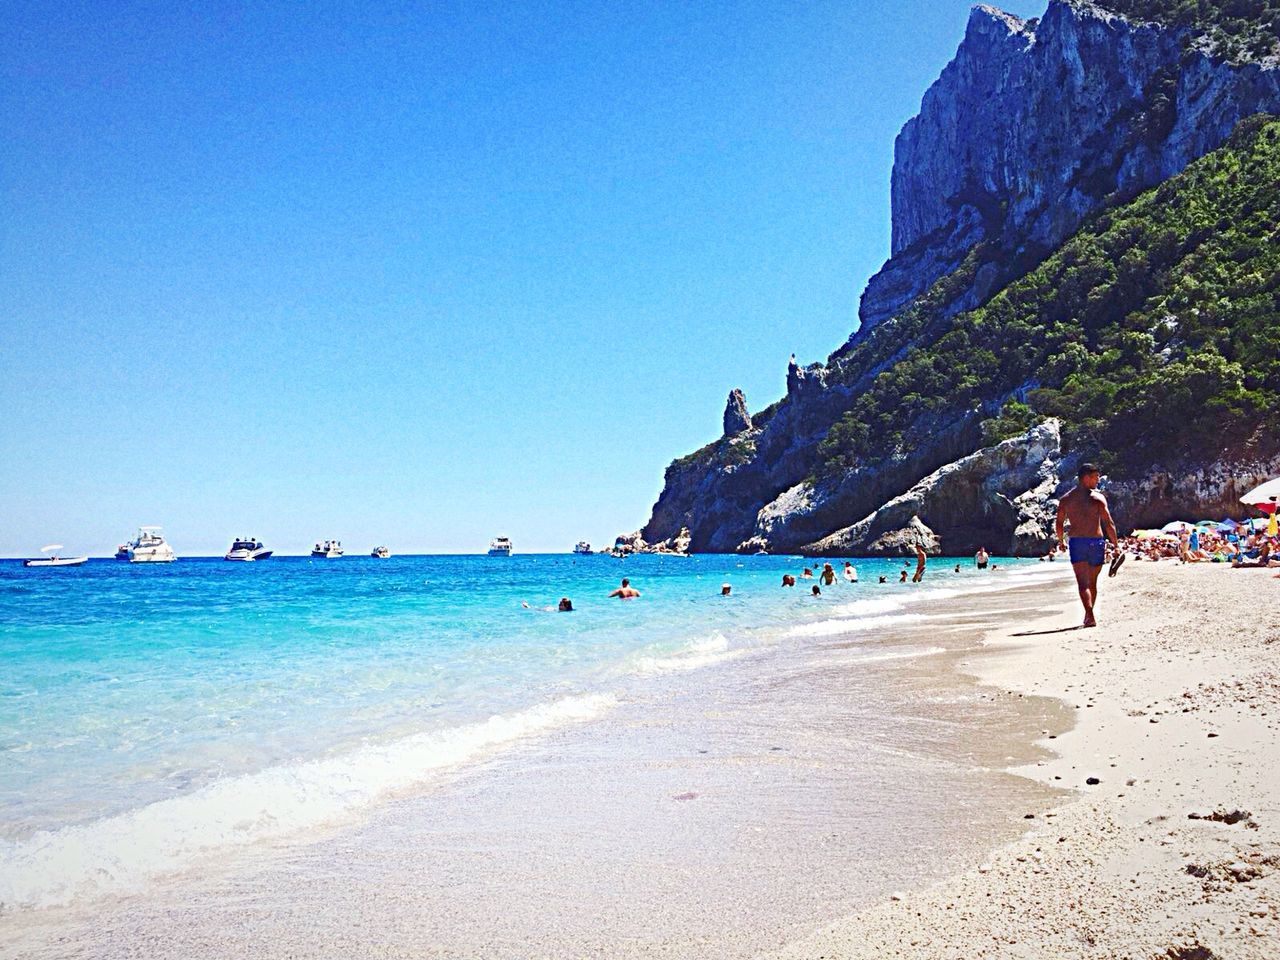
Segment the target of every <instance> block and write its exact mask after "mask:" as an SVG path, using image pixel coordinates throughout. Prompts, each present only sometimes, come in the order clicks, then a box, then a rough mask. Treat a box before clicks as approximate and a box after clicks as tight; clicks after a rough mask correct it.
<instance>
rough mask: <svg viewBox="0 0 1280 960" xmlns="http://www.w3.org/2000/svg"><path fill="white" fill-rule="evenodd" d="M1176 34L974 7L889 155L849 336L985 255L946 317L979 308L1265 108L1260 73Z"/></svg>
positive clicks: (1264, 80) (1096, 11) (1060, 6)
mask: <svg viewBox="0 0 1280 960" xmlns="http://www.w3.org/2000/svg"><path fill="white" fill-rule="evenodd" d="M1187 32H1188V30H1187V28H1183V29H1180V30H1178V29H1167V28H1165V27H1162V26H1160V25H1158V24H1152V23H1131V22H1130V21H1128V20H1126V19H1125V18H1124V17H1122V16H1118V15H1116V14H1114V13H1111V12H1109V11H1108V10H1107V9H1106V8H1105V6H1104V5H1103V4H1095V3H1090V2H1088V0H1072V2H1062V0H1054V2H1051V3H1050V4H1049V7H1048V10H1047V11H1046V12H1045V15H1044V17H1043V18H1041V19H1040V20H1039V21H1036V20H1020V19H1019V18H1017V17H1014V16H1011V15H1010V14H1007V13H1003V12H1001V11H999V10H997V9H995V8H993V7H989V6H986V5H979V6H976V7H974V8H973V12H972V14H971V15H970V17H969V25H968V29H967V30H966V32H965V36H964V40H963V41H962V42H961V44H960V48H959V50H958V51H957V52H956V56H955V59H954V60H952V61H951V63H949V64H948V65H947V66H946V68H945V69H944V70H943V71H942V75H941V76H940V77H939V78H938V79H937V81H936V82H935V83H934V84H933V86H932V87H930V88H929V90H928V91H927V92H926V93H925V95H924V99H923V101H922V103H921V105H920V113H919V114H918V115H917V116H916V117H914V118H913V119H911V120H909V121H908V122H907V124H906V126H904V127H903V128H902V132H901V133H899V134H898V139H897V142H896V143H895V145H894V163H893V181H892V208H893V242H892V256H891V257H890V259H889V260H888V262H887V263H885V265H884V266H883V267H882V268H881V270H880V272H879V273H877V274H876V275H875V276H874V277H872V278H871V281H870V282H869V283H868V284H867V288H866V291H865V292H864V293H863V295H862V302H861V307H860V310H859V315H860V319H861V328H860V332H865V331H867V330H869V329H870V328H872V327H874V326H875V325H876V324H879V323H881V322H883V321H884V320H887V319H888V318H889V317H892V316H893V315H894V314H896V313H898V312H899V311H901V310H902V309H903V307H905V306H906V305H907V304H908V303H910V302H911V301H912V300H914V299H915V298H916V297H918V296H920V295H921V294H922V293H924V292H925V291H926V290H927V289H928V288H929V287H930V286H931V285H932V284H933V283H934V281H936V280H938V279H939V278H941V277H943V276H945V275H946V274H949V273H951V272H952V271H954V270H955V269H956V268H957V267H958V266H959V265H960V263H961V261H962V260H963V259H964V257H965V255H966V254H968V253H969V252H970V251H971V250H973V249H974V248H975V247H977V246H978V245H980V244H985V245H986V249H985V250H984V251H983V254H982V257H981V260H980V262H979V263H978V264H977V265H976V267H975V269H974V270H973V278H972V281H971V282H970V283H968V284H965V285H962V286H960V287H959V288H957V289H956V290H955V291H953V293H952V300H951V304H950V308H951V309H954V310H961V309H966V308H968V307H972V306H974V305H976V304H978V303H981V302H982V301H983V300H984V299H986V297H988V296H990V295H991V294H992V293H994V292H995V291H996V290H998V289H1000V287H1002V286H1003V285H1004V283H1005V282H1007V281H1008V280H1009V279H1011V278H1012V277H1014V276H1018V275H1020V274H1021V273H1023V272H1025V271H1026V269H1027V268H1029V267H1030V266H1033V265H1034V264H1036V263H1038V262H1039V261H1040V260H1042V259H1043V258H1044V256H1045V255H1046V254H1047V253H1048V252H1049V251H1051V250H1053V249H1054V248H1055V247H1057V246H1058V245H1059V244H1060V243H1061V242H1062V241H1063V240H1065V239H1066V238H1067V237H1069V236H1070V235H1071V234H1073V233H1074V232H1075V231H1076V229H1077V228H1079V226H1080V225H1081V223H1083V222H1084V219H1085V218H1086V217H1087V216H1088V215H1089V214H1090V213H1092V212H1094V211H1095V210H1097V209H1099V208H1100V207H1101V206H1103V205H1105V204H1107V203H1110V202H1114V201H1116V200H1123V199H1127V198H1129V197H1133V196H1135V195H1137V194H1138V193H1139V192H1141V191H1142V190H1145V189H1146V188H1148V187H1150V186H1153V185H1154V184H1157V183H1159V182H1161V181H1162V180H1164V179H1166V178H1167V177H1169V176H1171V175H1173V174H1175V173H1177V172H1178V171H1180V170H1182V169H1183V168H1184V167H1185V166H1186V165H1187V164H1188V163H1189V162H1190V161H1191V160H1194V159H1195V158H1197V157H1200V156H1203V155H1204V154H1205V153H1208V152H1209V151H1210V150H1213V149H1215V148H1216V147H1218V146H1220V145H1221V144H1222V143H1223V142H1224V141H1225V140H1226V138H1227V135H1228V134H1230V132H1231V130H1232V128H1233V127H1235V125H1236V123H1237V122H1239V121H1240V120H1241V119H1242V118H1244V117H1247V116H1249V115H1250V114H1253V113H1258V112H1260V111H1274V110H1276V108H1277V102H1278V101H1280V71H1278V70H1276V69H1275V65H1274V64H1272V63H1245V64H1232V63H1224V62H1221V61H1218V60H1215V59H1214V57H1212V56H1211V55H1209V54H1208V53H1205V52H1202V51H1201V50H1199V49H1197V48H1196V47H1195V46H1194V45H1189V44H1188V43H1187V37H1186V34H1187Z"/></svg>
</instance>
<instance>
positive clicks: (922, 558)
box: [904, 543, 929, 583]
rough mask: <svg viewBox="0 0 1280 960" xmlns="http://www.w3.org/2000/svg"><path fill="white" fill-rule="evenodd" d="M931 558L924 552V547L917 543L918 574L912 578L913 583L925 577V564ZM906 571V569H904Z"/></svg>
mask: <svg viewBox="0 0 1280 960" xmlns="http://www.w3.org/2000/svg"><path fill="white" fill-rule="evenodd" d="M928 560H929V555H928V554H927V553H925V552H924V547H922V546H920V544H918V543H917V544H916V575H915V576H914V577H912V578H911V582H912V583H919V582H920V581H921V580H923V579H924V565H925V563H926V562H928ZM904 572H905V571H904Z"/></svg>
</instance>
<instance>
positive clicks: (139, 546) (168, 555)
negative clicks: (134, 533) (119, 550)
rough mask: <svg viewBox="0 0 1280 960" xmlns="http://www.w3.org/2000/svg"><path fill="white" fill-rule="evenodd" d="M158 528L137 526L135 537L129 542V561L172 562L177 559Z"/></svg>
mask: <svg viewBox="0 0 1280 960" xmlns="http://www.w3.org/2000/svg"><path fill="white" fill-rule="evenodd" d="M160 530H161V528H160V527H139V528H138V537H137V539H136V540H133V541H131V542H130V543H129V562H130V563H173V561H175V560H177V559H178V555H177V554H176V553H174V552H173V547H171V546H169V544H168V543H166V542H165V539H164V537H163V536H162V535H161V533H160Z"/></svg>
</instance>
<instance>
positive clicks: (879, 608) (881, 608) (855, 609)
mask: <svg viewBox="0 0 1280 960" xmlns="http://www.w3.org/2000/svg"><path fill="white" fill-rule="evenodd" d="M905 604H906V598H905V597H868V598H867V599H865V600H854V601H853V602H852V603H842V604H840V605H839V606H838V607H836V612H837V613H839V614H842V615H844V616H858V615H860V614H864V613H888V612H889V611H891V610H901V609H902V607H903V606H904V605H905Z"/></svg>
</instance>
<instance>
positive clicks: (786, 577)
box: [782, 573, 796, 587]
mask: <svg viewBox="0 0 1280 960" xmlns="http://www.w3.org/2000/svg"><path fill="white" fill-rule="evenodd" d="M782 585H783V586H784V587H794V586H795V585H796V578H795V577H793V576H792V575H791V574H789V573H784V574H783V575H782Z"/></svg>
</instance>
